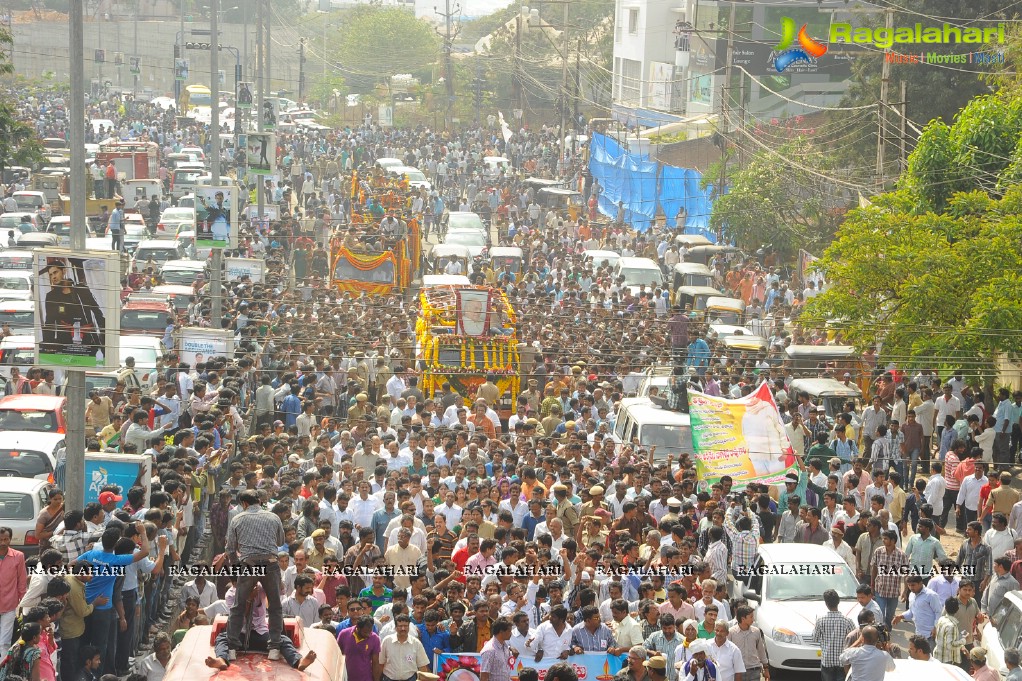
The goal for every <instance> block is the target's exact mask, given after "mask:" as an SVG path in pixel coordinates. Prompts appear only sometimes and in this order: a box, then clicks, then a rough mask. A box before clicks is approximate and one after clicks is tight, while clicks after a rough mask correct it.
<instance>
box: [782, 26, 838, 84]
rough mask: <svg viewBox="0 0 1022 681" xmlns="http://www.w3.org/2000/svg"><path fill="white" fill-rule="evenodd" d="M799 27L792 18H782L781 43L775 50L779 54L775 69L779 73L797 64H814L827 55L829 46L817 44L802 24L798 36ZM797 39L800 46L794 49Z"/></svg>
mask: <svg viewBox="0 0 1022 681" xmlns="http://www.w3.org/2000/svg"><path fill="white" fill-rule="evenodd" d="M797 26H798V24H796V23H795V20H794V19H792V18H791V17H781V42H779V43H777V47H775V48H774V49H775V50H776V51H777V52H778V53H779V54H778V55H777V57H776V58H775V59H774V68H775V69H777V72H778V73H781V72H783V71H784V69H786V68H788V67H789V66H791V65H792V64H794V63H796V62H805V63H806V64H812V63H813V60H814V59H819V58H820V57H822V56H823V55H825V54H827V46H826V45H824V44H822V43H818V42H816V41H815V40H813V39H812V38H810V37H809V34H808V33H806V24H802V28H800V29H799V30H798V33H797V34H796V32H795V29H796V27H797ZM796 39H797V40H798V46H797V47H792V44H793V43H794V42H795V40H796Z"/></svg>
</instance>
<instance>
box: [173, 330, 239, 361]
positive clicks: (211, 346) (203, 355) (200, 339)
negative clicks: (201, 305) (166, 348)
mask: <svg viewBox="0 0 1022 681" xmlns="http://www.w3.org/2000/svg"><path fill="white" fill-rule="evenodd" d="M177 349H178V356H179V357H180V358H181V361H182V362H187V363H188V364H189V365H191V366H195V365H196V364H197V363H199V362H205V361H206V360H207V359H209V358H210V357H233V356H234V333H233V332H231V331H221V330H219V329H204V328H201V327H197V326H186V327H184V328H182V329H180V330H178V332H177Z"/></svg>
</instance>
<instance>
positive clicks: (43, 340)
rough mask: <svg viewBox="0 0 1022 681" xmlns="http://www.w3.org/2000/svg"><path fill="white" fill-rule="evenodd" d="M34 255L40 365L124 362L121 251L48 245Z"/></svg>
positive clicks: (37, 356)
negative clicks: (122, 346) (120, 338)
mask: <svg viewBox="0 0 1022 681" xmlns="http://www.w3.org/2000/svg"><path fill="white" fill-rule="evenodd" d="M33 258H34V260H35V262H34V268H33V271H35V272H36V273H37V277H36V281H35V287H34V288H35V293H34V296H35V304H36V309H37V310H38V311H39V312H38V314H36V317H35V340H36V358H37V364H38V365H41V366H49V367H81V368H86V369H88V368H96V367H118V366H120V356H119V355H120V352H119V348H120V341H119V337H120V330H121V319H120V308H121V303H120V288H121V286H120V274H121V260H120V254H118V253H114V252H110V251H105V252H104V251H91V252H90V251H87V252H85V253H76V252H75V251H72V250H70V249H67V248H44V249H39V250H36V251H34V252H33Z"/></svg>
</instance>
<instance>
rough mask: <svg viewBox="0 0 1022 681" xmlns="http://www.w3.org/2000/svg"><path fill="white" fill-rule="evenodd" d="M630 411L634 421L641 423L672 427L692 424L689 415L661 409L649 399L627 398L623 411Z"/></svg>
mask: <svg viewBox="0 0 1022 681" xmlns="http://www.w3.org/2000/svg"><path fill="white" fill-rule="evenodd" d="M625 409H627V410H628V413H629V414H631V415H632V418H633V420H635V421H638V422H639V423H640V424H641V423H663V424H666V425H671V426H687V425H690V424H691V423H692V420H691V417H689V415H688V414H682V413H681V412H680V411H671V410H670V409H661V408H660V407H658V406H656V405H655V404H653V402H652V400H650V399H649V398H648V397H626V398H625V399H623V400H621V410H622V411H624V410H625Z"/></svg>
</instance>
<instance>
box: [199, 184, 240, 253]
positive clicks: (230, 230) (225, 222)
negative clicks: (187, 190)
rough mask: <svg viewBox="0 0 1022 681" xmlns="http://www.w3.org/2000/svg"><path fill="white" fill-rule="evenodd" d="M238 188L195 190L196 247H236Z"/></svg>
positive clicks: (201, 188)
mask: <svg viewBox="0 0 1022 681" xmlns="http://www.w3.org/2000/svg"><path fill="white" fill-rule="evenodd" d="M237 205H238V188H237V187H196V188H195V247H196V248H232V247H235V246H237V245H238V211H236V210H234V207H235V206H237Z"/></svg>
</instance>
